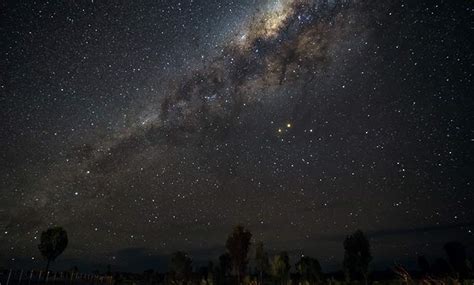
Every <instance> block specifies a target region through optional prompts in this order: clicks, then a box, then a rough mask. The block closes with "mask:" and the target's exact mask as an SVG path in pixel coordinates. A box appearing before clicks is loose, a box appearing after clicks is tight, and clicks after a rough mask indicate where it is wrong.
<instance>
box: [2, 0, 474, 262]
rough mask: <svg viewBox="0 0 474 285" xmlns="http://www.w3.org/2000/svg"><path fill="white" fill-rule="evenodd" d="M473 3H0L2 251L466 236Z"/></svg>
mask: <svg viewBox="0 0 474 285" xmlns="http://www.w3.org/2000/svg"><path fill="white" fill-rule="evenodd" d="M473 9H474V6H473V2H472V1H467V0H449V1H447V0H446V1H440V0H434V1H433V0H429V1H428V0H426V1H422V0H419V1H418V0H417V1H415V0H413V1H408V0H407V1H401V0H392V1H388V0H382V1H380V0H377V1H375V0H366V1H361V0H241V1H239V0H182V1H178V0H167V1H166V0H155V1H151V0H149V1H146V0H140V1H125V0H123V1H102V0H92V1H91V0H89V1H82V0H68V1H50V2H44V1H2V2H1V4H0V21H1V26H0V39H1V40H0V53H1V56H0V146H1V151H0V174H1V179H0V227H1V232H0V266H2V265H3V266H13V267H18V268H19V267H25V266H35V267H41V266H43V265H44V261H43V260H42V258H41V256H40V254H39V251H38V249H37V244H38V243H39V235H40V233H41V231H42V230H44V229H46V228H48V227H49V226H53V225H61V226H63V227H64V228H65V229H66V230H67V231H68V235H69V241H70V242H69V246H68V248H67V249H66V251H65V252H64V254H63V255H62V256H60V257H59V259H58V261H57V262H56V264H55V265H54V266H55V269H60V268H69V267H70V266H72V265H75V264H77V265H78V266H79V267H80V269H87V268H90V269H94V268H100V269H101V270H105V266H106V265H107V264H111V265H112V268H115V269H119V268H120V269H127V270H137V271H142V270H144V269H147V268H158V267H161V268H162V269H163V270H165V269H166V259H167V257H168V256H169V254H170V253H172V252H173V251H176V250H185V251H187V252H189V253H190V254H191V256H192V257H193V259H194V260H195V264H199V262H205V261H206V260H208V259H215V258H217V256H219V255H220V254H221V253H223V252H224V250H225V249H224V244H225V240H226V237H227V235H228V234H229V233H230V232H231V230H232V227H233V226H234V225H236V224H238V223H242V224H243V225H245V226H246V227H248V228H249V229H250V230H251V232H252V233H253V242H257V241H263V242H264V243H265V245H266V247H267V248H268V249H269V250H270V252H276V251H280V250H287V251H288V252H289V253H290V256H291V257H292V258H293V259H295V258H296V257H297V256H300V255H301V254H306V255H310V256H314V257H317V258H318V259H319V260H320V262H321V264H322V267H323V270H334V269H338V268H340V267H341V263H342V258H343V247H342V241H343V239H344V237H345V236H346V235H347V234H350V233H351V232H353V231H354V230H356V229H358V228H360V229H362V230H363V231H365V232H366V233H367V235H368V236H369V237H370V241H371V244H372V249H373V255H374V261H373V264H372V265H373V267H374V268H377V267H381V268H384V266H387V265H393V264H394V262H396V261H398V262H402V263H405V264H407V265H410V264H414V263H415V260H416V255H417V254H425V255H427V256H428V258H431V259H432V258H434V257H435V256H441V255H442V254H443V252H442V245H443V244H444V243H445V242H447V241H451V240H457V241H460V242H463V243H464V244H465V245H468V246H469V245H471V247H469V248H468V250H469V251H470V252H472V251H473V250H474V249H473V248H472V245H473V244H474V207H473V205H474V189H473V183H474V182H473V181H472V180H473V173H474V164H473V163H474V161H473V154H474V152H473V143H474V128H473V126H474V124H473V119H474V97H473V92H472V90H473V84H472V83H473V82H472V80H473V78H472V70H473V53H472V50H473V41H472V29H473V24H472V23H473V21H472V20H473V11H474V10H473Z"/></svg>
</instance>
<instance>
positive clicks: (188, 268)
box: [170, 251, 192, 284]
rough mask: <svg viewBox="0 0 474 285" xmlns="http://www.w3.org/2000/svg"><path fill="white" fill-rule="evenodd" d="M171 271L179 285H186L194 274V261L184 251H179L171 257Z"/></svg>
mask: <svg viewBox="0 0 474 285" xmlns="http://www.w3.org/2000/svg"><path fill="white" fill-rule="evenodd" d="M170 265H171V266H170V267H171V270H172V271H173V273H174V279H175V281H176V282H177V283H178V284H185V283H186V282H187V280H188V278H189V276H190V275H191V273H192V260H191V258H190V257H189V256H188V255H187V254H186V253H185V252H182V251H177V252H175V253H173V254H172V255H171V264H170Z"/></svg>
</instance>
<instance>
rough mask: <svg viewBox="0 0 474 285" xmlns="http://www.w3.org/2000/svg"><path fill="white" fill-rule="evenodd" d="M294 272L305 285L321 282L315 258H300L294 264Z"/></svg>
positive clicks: (319, 266)
mask: <svg viewBox="0 0 474 285" xmlns="http://www.w3.org/2000/svg"><path fill="white" fill-rule="evenodd" d="M296 270H297V271H298V273H299V274H300V276H301V280H302V281H304V282H306V283H307V284H316V283H318V282H319V281H320V280H321V277H322V272H321V265H320V264H319V261H318V260H317V259H316V258H311V257H308V256H304V257H301V259H300V261H298V263H296Z"/></svg>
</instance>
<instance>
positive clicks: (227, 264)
mask: <svg viewBox="0 0 474 285" xmlns="http://www.w3.org/2000/svg"><path fill="white" fill-rule="evenodd" d="M219 269H220V272H221V273H222V275H223V276H228V275H229V274H230V272H231V270H232V260H231V258H230V254H229V253H224V254H222V255H221V256H219Z"/></svg>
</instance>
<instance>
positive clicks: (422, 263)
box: [417, 255, 431, 275]
mask: <svg viewBox="0 0 474 285" xmlns="http://www.w3.org/2000/svg"><path fill="white" fill-rule="evenodd" d="M417 262H418V267H419V268H420V271H421V273H422V274H423V275H427V274H429V273H430V271H431V268H430V263H429V262H428V260H427V259H426V257H425V256H424V255H420V256H418V260H417Z"/></svg>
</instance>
